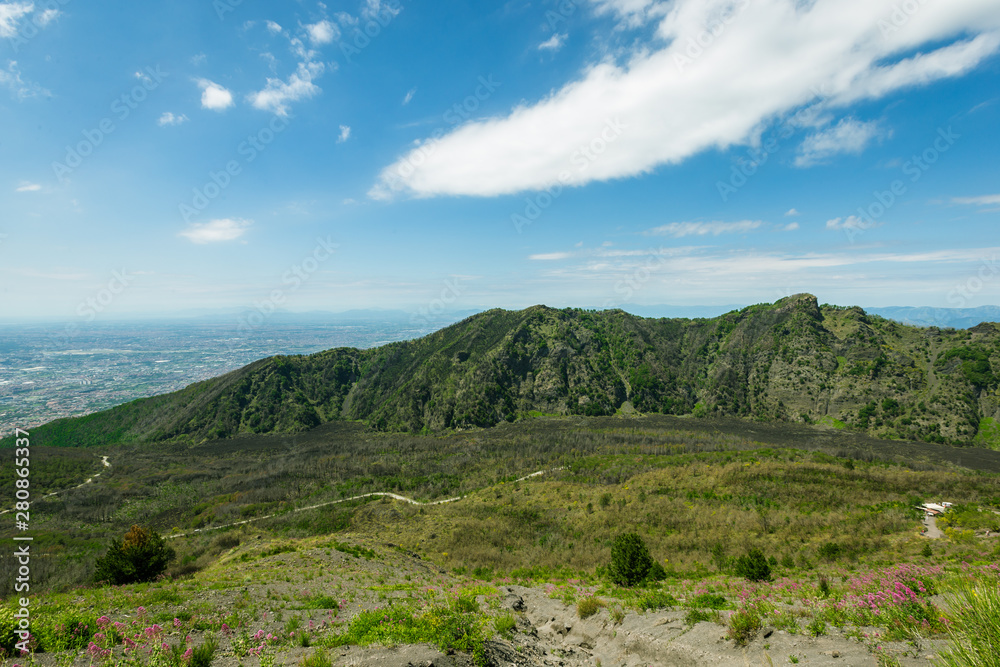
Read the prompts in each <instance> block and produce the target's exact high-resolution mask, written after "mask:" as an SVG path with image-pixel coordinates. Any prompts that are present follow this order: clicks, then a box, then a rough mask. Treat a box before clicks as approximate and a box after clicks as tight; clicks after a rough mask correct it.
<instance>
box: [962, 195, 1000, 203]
mask: <svg viewBox="0 0 1000 667" xmlns="http://www.w3.org/2000/svg"><path fill="white" fill-rule="evenodd" d="M951 203H952V204H961V205H963V206H997V205H1000V195H982V196H980V197H952V198H951Z"/></svg>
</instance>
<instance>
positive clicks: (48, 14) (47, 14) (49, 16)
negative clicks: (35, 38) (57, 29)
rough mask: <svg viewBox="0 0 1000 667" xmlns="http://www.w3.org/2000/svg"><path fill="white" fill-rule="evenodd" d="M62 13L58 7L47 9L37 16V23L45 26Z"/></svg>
mask: <svg viewBox="0 0 1000 667" xmlns="http://www.w3.org/2000/svg"><path fill="white" fill-rule="evenodd" d="M61 15H62V12H60V11H59V10H58V9H46V10H44V11H43V12H42V13H41V14H39V15H38V16H36V17H35V23H37V24H38V25H39V26H40V27H42V28H44V27H45V26H47V25H48V24H50V23H52V22H53V21H55V20H56V19H57V18H59V17H60V16H61Z"/></svg>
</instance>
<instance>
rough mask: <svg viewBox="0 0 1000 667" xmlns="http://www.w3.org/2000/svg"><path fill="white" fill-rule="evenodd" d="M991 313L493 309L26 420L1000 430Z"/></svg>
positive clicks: (105, 424) (79, 430)
mask: <svg viewBox="0 0 1000 667" xmlns="http://www.w3.org/2000/svg"><path fill="white" fill-rule="evenodd" d="M994 369H997V370H998V371H1000V327H998V326H997V325H995V324H988V323H984V324H981V325H979V326H977V327H974V328H972V329H970V330H968V331H951V330H938V329H917V328H914V327H908V326H906V325H902V324H899V323H897V322H894V321H891V320H888V319H885V318H882V317H879V316H874V315H869V314H867V313H865V311H864V310H862V309H861V308H858V307H841V306H831V305H828V304H823V305H822V306H821V305H820V304H819V303H818V302H817V299H816V297H815V296H813V295H811V294H799V295H793V296H790V297H786V298H784V299H781V300H779V301H777V302H775V303H774V304H758V305H754V306H748V307H746V308H743V309H740V310H738V311H731V312H729V313H725V314H723V315H721V316H719V317H715V318H699V319H680V318H659V319H653V318H642V317H638V316H635V315H630V314H628V313H625V312H624V311H621V310H605V311H587V310H580V309H554V308H549V307H547V306H543V305H536V306H532V307H529V308H526V309H524V310H520V311H507V310H502V309H492V310H488V311H484V312H482V313H478V314H475V315H472V316H470V317H467V318H466V319H464V320H462V321H460V322H457V323H455V324H453V325H451V326H448V327H445V328H444V329H441V330H439V331H436V332H434V333H432V334H429V335H427V336H424V337H423V338H419V339H415V340H410V341H403V342H397V343H389V344H386V345H383V346H381V347H377V348H372V349H368V350H359V349H355V348H335V349H331V350H326V351H323V352H319V353H316V354H313V355H307V356H278V357H271V358H268V359H262V360H259V361H256V362H254V363H252V364H250V365H248V366H245V367H243V368H241V369H238V370H236V371H233V372H231V373H228V374H226V375H223V376H220V377H218V378H213V379H211V380H207V381H204V382H200V383H196V384H193V385H191V386H189V387H186V388H185V389H182V390H180V391H178V392H174V393H171V394H164V395H160V396H154V397H151V398H147V399H140V400H138V401H133V402H131V403H127V404H124V405H121V406H117V407H115V408H112V409H111V410H107V411H104V412H100V413H94V414H91V415H87V416H84V417H77V418H72V419H63V420H57V421H55V422H50V423H49V424H46V425H44V426H42V427H38V428H36V429H34V430H33V432H32V437H33V444H50V445H70V446H72V445H78V446H93V445H99V444H114V443H119V442H136V443H143V442H156V441H160V440H189V441H191V442H198V441H201V440H205V439H216V438H226V437H230V436H234V435H237V434H245V433H271V432H296V431H303V430H307V429H309V428H313V427H315V426H317V425H319V424H322V423H326V422H330V421H336V420H358V421H363V422H365V423H366V424H368V425H370V426H372V427H373V428H376V429H379V430H393V431H414V432H421V431H423V432H433V431H439V430H442V429H451V428H468V427H489V426H493V425H496V424H498V423H501V422H509V421H515V420H517V419H523V418H526V417H529V416H531V415H533V414H539V413H541V414H556V415H559V414H563V415H569V414H584V415H609V414H615V413H616V412H619V411H625V412H629V411H632V410H635V411H639V412H643V413H650V412H661V413H666V414H675V415H685V414H692V415H694V416H698V417H705V416H711V415H715V414H718V415H732V416H738V417H743V418H747V419H754V420H762V421H804V422H809V423H814V422H818V423H824V424H828V425H830V426H832V427H835V428H844V427H851V428H855V429H857V430H859V431H863V432H867V433H869V434H871V435H873V436H877V437H888V438H905V439H913V440H922V441H926V442H937V443H948V444H954V445H979V446H987V447H991V448H996V447H998V446H1000V428H998V419H1000V400H998V395H997V389H998V379H997V375H996V374H995V373H994Z"/></svg>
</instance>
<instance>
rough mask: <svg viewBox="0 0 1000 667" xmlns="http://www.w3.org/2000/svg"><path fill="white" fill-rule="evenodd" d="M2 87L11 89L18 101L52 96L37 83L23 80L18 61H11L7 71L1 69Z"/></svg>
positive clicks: (0, 79)
mask: <svg viewBox="0 0 1000 667" xmlns="http://www.w3.org/2000/svg"><path fill="white" fill-rule="evenodd" d="M0 86H6V87H7V88H9V89H10V92H11V94H12V95H13V96H14V97H15V99H18V100H26V99H28V98H31V97H40V96H45V95H51V94H52V93H50V92H49V91H47V90H45V89H44V88H42V87H41V86H39V85H38V84H37V83H34V82H32V81H25V80H24V79H22V78H21V70H20V69H19V68H18V66H17V61H16V60H11V61H9V62H8V63H7V69H6V70H2V69H0Z"/></svg>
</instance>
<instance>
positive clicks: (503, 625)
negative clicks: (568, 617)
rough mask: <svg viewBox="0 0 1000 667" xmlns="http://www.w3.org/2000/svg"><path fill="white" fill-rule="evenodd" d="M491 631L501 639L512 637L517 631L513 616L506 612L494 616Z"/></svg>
mask: <svg viewBox="0 0 1000 667" xmlns="http://www.w3.org/2000/svg"><path fill="white" fill-rule="evenodd" d="M581 618H582V617H581ZM493 629H494V630H496V631H497V634H499V635H501V636H503V637H510V636H511V635H513V634H514V631H515V630H516V629H517V620H516V619H515V618H514V614H512V613H510V612H507V613H506V614H501V615H499V616H494V617H493Z"/></svg>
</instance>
